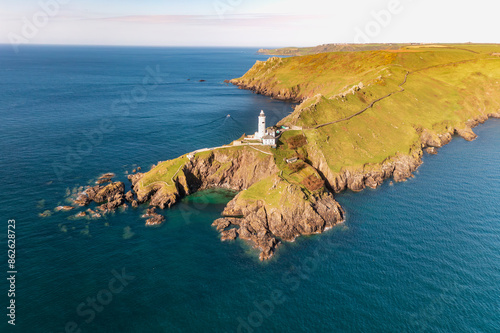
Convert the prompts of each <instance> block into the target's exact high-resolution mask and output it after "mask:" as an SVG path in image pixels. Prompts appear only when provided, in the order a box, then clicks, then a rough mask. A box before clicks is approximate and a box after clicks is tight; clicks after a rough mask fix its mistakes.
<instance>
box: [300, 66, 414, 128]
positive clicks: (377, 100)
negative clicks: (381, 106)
mask: <svg viewBox="0 0 500 333" xmlns="http://www.w3.org/2000/svg"><path fill="white" fill-rule="evenodd" d="M409 74H410V72H406V74H405V79H404V81H403V82H402V83H401V84H400V85H399V91H394V92H391V93H389V94H387V95H385V96H383V97H380V98H377V99H376V100H374V101H372V102H371V103H370V104H369V105H368V106H367V107H366V108H364V109H363V110H361V111H358V112H356V113H355V114H352V115H350V116H349V117H345V118H342V119H338V120H335V121H331V122H329V123H324V124H319V125H316V126H314V127H309V128H307V129H318V128H321V127H324V126H328V125H333V124H336V123H340V122H342V121H347V120H349V119H352V118H354V117H356V116H359V115H360V114H362V113H363V112H365V111H366V110H368V109H371V108H372V107H373V106H374V105H375V104H376V103H378V102H380V101H381V100H384V99H386V98H388V97H391V96H392V95H394V94H396V93H400V92H403V91H405V89H404V88H403V85H404V84H405V83H406V80H407V79H408V75H409Z"/></svg>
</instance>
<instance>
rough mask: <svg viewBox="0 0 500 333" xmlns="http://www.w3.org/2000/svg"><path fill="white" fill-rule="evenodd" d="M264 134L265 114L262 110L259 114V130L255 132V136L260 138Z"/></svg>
mask: <svg viewBox="0 0 500 333" xmlns="http://www.w3.org/2000/svg"><path fill="white" fill-rule="evenodd" d="M265 135H266V114H265V113H264V111H263V110H261V111H260V115H259V131H258V132H257V133H255V136H256V138H258V139H262V138H263V137H264V136H265Z"/></svg>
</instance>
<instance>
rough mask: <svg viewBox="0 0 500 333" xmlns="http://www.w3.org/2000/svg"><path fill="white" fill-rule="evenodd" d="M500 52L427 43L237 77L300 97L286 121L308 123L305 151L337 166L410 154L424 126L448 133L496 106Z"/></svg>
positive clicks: (266, 65) (313, 59)
mask: <svg viewBox="0 0 500 333" xmlns="http://www.w3.org/2000/svg"><path fill="white" fill-rule="evenodd" d="M498 52H500V46H498V45H471V44H466V45H425V46H404V47H402V48H401V49H400V50H392V51H365V52H352V53H345V52H337V53H322V54H313V55H308V56H301V57H291V58H284V59H281V58H271V59H270V60H268V61H266V62H257V63H256V64H255V66H254V67H253V68H252V69H250V70H249V71H248V72H247V73H246V74H245V75H244V76H243V77H241V78H239V79H235V80H233V83H236V84H238V85H241V86H243V87H246V88H250V89H254V90H256V91H260V92H263V93H265V94H267V95H270V96H273V97H277V98H280V96H285V97H288V98H291V99H294V100H297V101H301V104H300V105H299V106H298V107H297V108H296V109H295V111H294V112H293V113H292V114H291V115H290V116H288V117H287V118H285V119H283V120H282V121H281V122H280V124H283V125H296V126H301V127H303V133H304V134H305V136H306V137H307V141H308V145H307V149H306V150H307V152H309V153H311V152H314V153H318V152H320V153H321V154H322V155H324V157H325V159H326V161H327V163H328V166H329V168H330V170H331V171H332V172H334V173H339V172H340V171H341V170H345V169H346V168H358V169H359V168H363V167H365V166H366V165H370V164H377V163H381V162H383V161H384V160H386V159H388V158H391V157H393V156H396V155H398V154H412V153H413V152H415V151H416V150H419V149H420V134H421V133H422V130H423V129H427V130H430V131H431V132H433V133H445V132H450V131H453V129H455V128H461V127H466V122H467V121H468V120H469V119H472V118H475V117H477V116H480V115H487V114H488V113H493V112H498V110H499V109H500V57H499V56H497V55H494V53H498ZM406 76H407V78H406V81H405V77H406ZM403 82H404V83H403ZM379 99H380V100H379ZM374 101H375V103H374V104H373V105H372V103H373V102H374ZM370 106H372V107H370ZM362 110H365V111H364V112H362V113H360V111H362ZM358 113H360V114H358ZM356 114H358V115H356ZM353 115H355V116H353ZM349 117H352V118H350V119H347V120H344V121H342V119H345V118H349ZM335 121H338V122H336V123H333V124H330V125H325V126H321V125H322V124H328V123H331V122H335ZM318 125H319V127H318Z"/></svg>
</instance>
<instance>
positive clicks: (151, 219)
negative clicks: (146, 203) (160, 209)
mask: <svg viewBox="0 0 500 333" xmlns="http://www.w3.org/2000/svg"><path fill="white" fill-rule="evenodd" d="M142 217H144V218H147V220H146V226H148V227H151V226H157V225H160V224H162V223H163V221H165V217H164V216H163V215H161V214H158V213H157V212H156V207H150V208H148V210H147V211H146V213H145V214H144V215H142Z"/></svg>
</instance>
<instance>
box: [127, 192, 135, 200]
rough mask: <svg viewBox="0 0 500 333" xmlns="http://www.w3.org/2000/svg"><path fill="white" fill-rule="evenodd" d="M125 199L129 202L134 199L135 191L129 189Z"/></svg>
mask: <svg viewBox="0 0 500 333" xmlns="http://www.w3.org/2000/svg"><path fill="white" fill-rule="evenodd" d="M125 200H127V201H128V202H132V201H134V193H133V192H132V191H128V192H127V194H125Z"/></svg>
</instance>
